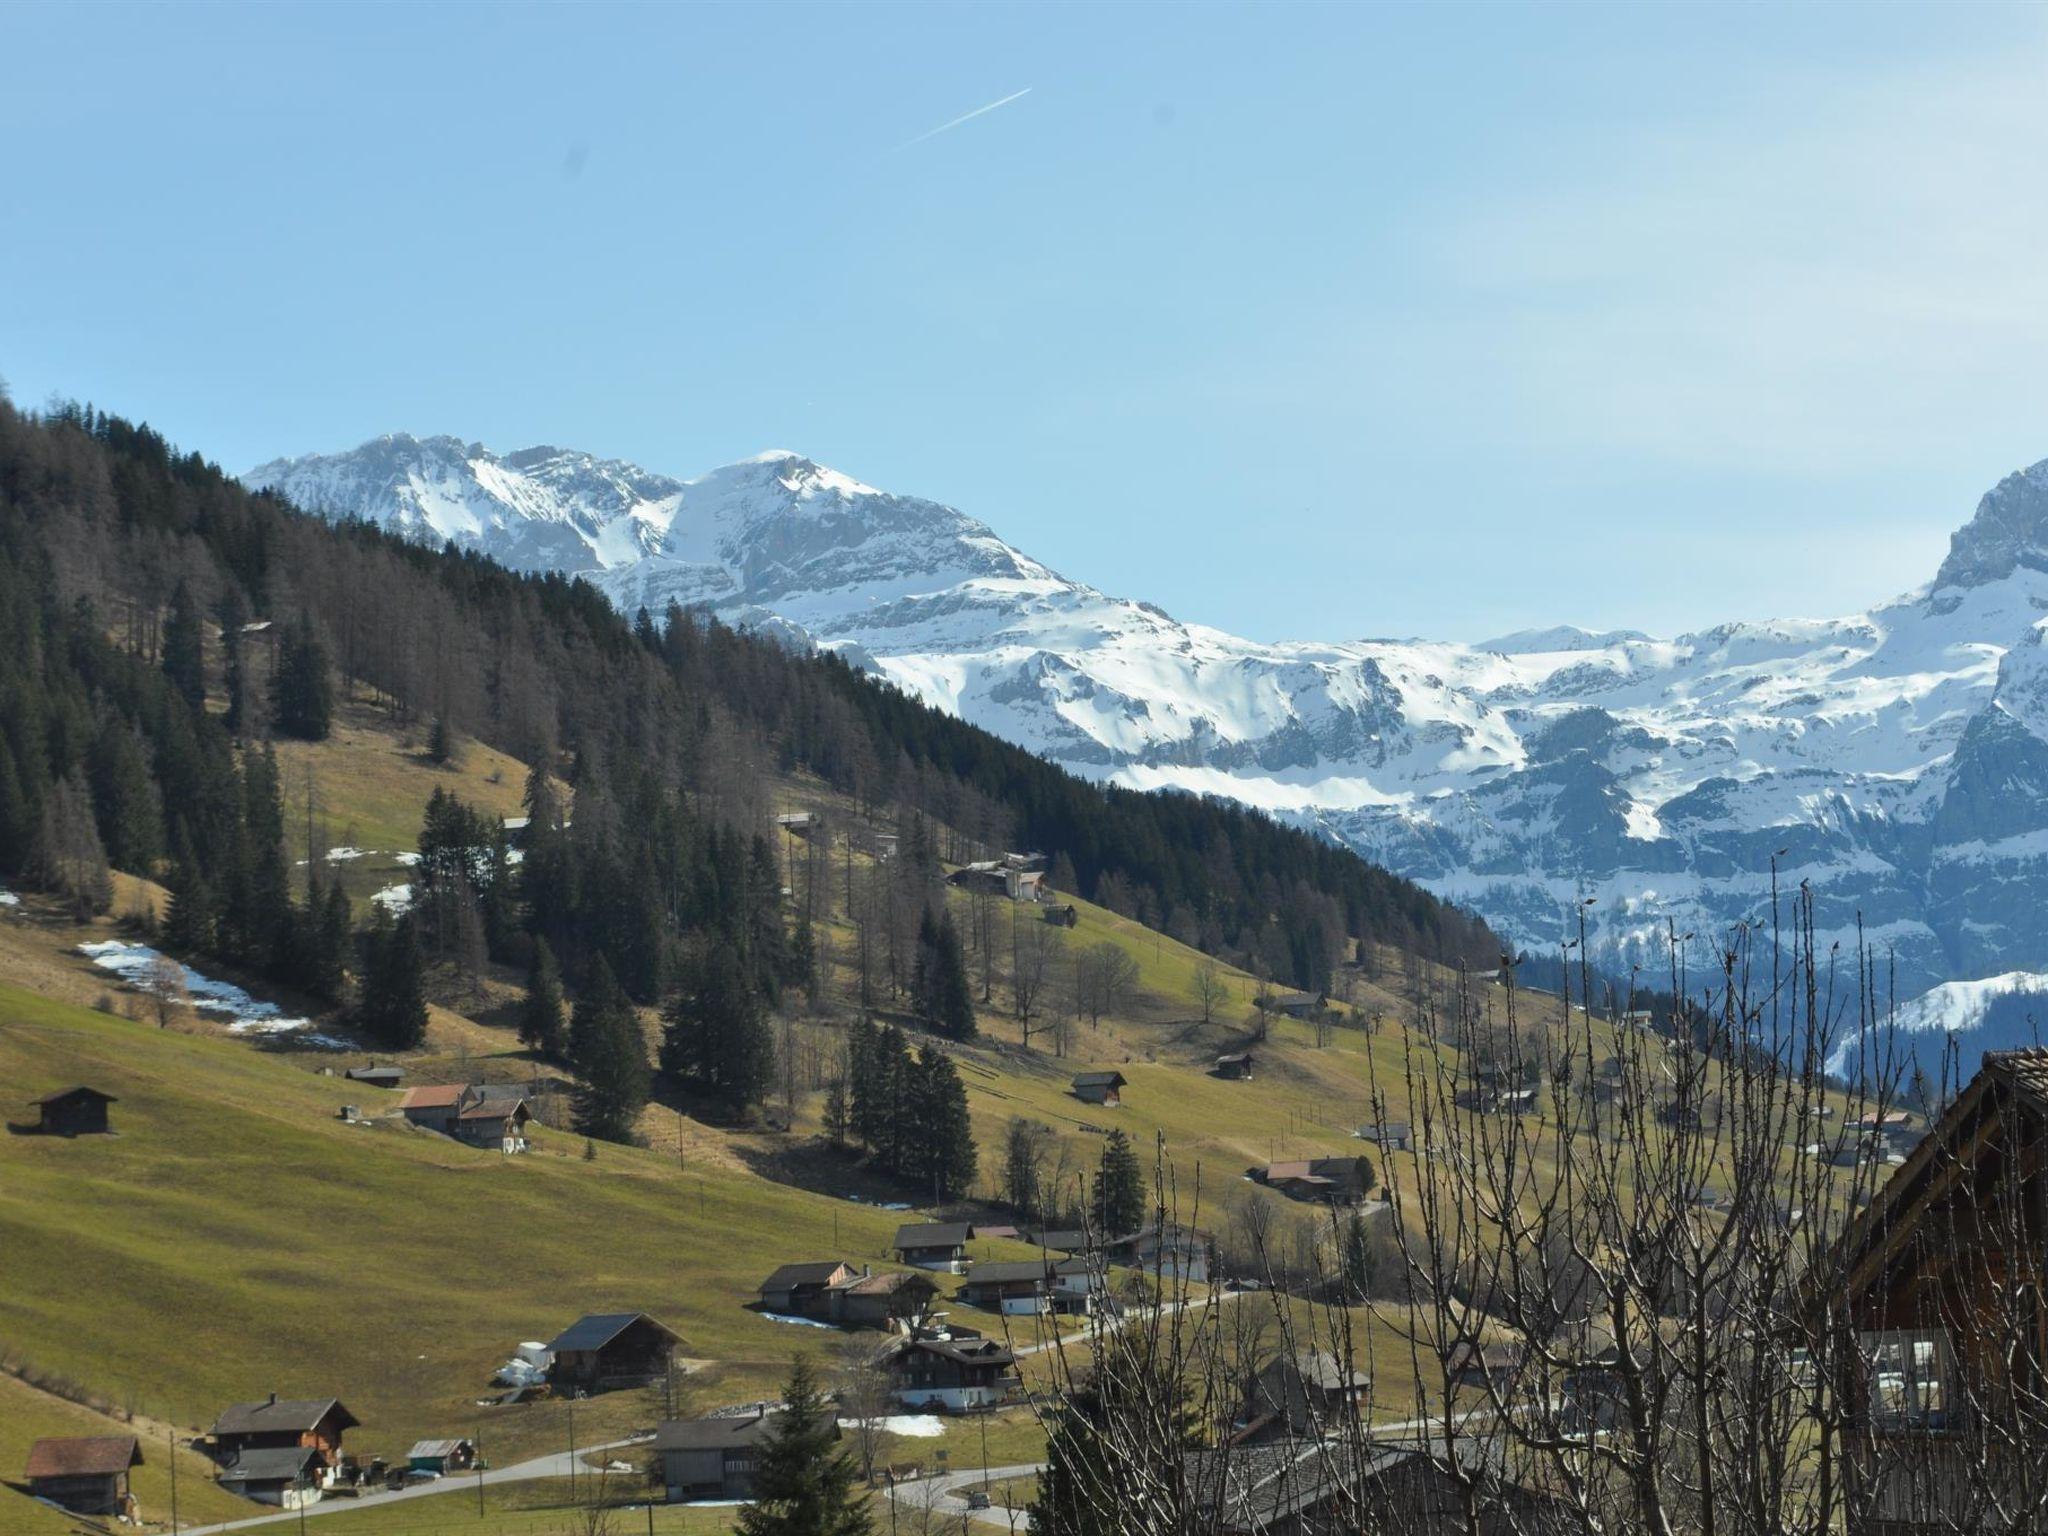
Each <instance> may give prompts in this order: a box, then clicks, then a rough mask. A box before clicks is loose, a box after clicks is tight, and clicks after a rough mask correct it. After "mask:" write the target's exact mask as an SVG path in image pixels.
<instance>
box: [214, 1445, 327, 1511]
mask: <svg viewBox="0 0 2048 1536" xmlns="http://www.w3.org/2000/svg"><path fill="white" fill-rule="evenodd" d="M336 1481H337V1478H336V1477H335V1475H334V1473H333V1472H332V1471H331V1470H330V1469H328V1468H325V1467H323V1466H322V1465H321V1462H320V1453H319V1452H318V1451H316V1450H314V1449H313V1448H312V1447H311V1446H308V1445H278V1446H269V1447H266V1448H264V1449H262V1450H255V1451H243V1452H242V1453H241V1454H240V1455H238V1456H237V1457H236V1458H235V1459H234V1460H233V1461H231V1462H229V1463H228V1464H227V1465H226V1466H224V1467H222V1468H221V1470H220V1485H221V1487H223V1488H225V1489H227V1490H228V1491H229V1492H230V1493H237V1494H240V1495H241V1496H242V1497H243V1498H245V1499H248V1500H250V1501H252V1502H254V1503H257V1504H275V1505H277V1506H278V1508H280V1509H303V1508H304V1507H305V1506H306V1505H308V1504H317V1503H319V1502H320V1499H321V1496H322V1494H324V1493H325V1491H326V1490H327V1489H328V1488H329V1487H331V1486H333V1485H334V1483H335V1482H336Z"/></svg>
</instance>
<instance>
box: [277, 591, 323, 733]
mask: <svg viewBox="0 0 2048 1536" xmlns="http://www.w3.org/2000/svg"><path fill="white" fill-rule="evenodd" d="M271 713H272V718H273V720H274V722H275V724H276V726H277V728H278V729H279V730H280V731H282V732H284V734H285V735H287V736H296V737H298V738H299V739H300V740H302V741H325V740H326V739H327V732H328V729H329V728H330V726H331V724H332V722H333V715H334V691H333V685H332V684H331V683H330V682H329V681H328V677H327V648H326V647H325V646H324V645H322V644H321V643H320V637H319V636H318V635H316V634H315V633H314V632H313V617H312V615H311V614H309V613H303V612H302V613H301V614H300V615H299V618H298V622H297V623H295V624H293V625H292V627H291V628H290V629H288V630H286V631H285V637H284V648H283V650H282V651H281V653H280V654H279V656H278V660H277V677H276V679H275V680H274V682H273V684H272V689H271Z"/></svg>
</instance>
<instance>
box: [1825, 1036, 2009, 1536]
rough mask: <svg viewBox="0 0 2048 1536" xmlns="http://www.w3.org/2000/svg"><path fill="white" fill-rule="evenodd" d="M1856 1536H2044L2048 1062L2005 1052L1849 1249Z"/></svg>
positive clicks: (1841, 1259) (1889, 1189)
mask: <svg viewBox="0 0 2048 1536" xmlns="http://www.w3.org/2000/svg"><path fill="white" fill-rule="evenodd" d="M1836 1258H1837V1262H1836V1263H1835V1264H1834V1265H1832V1266H1830V1267H1829V1268H1828V1269H1827V1270H1826V1271H1824V1273H1825V1274H1827V1275H1828V1276H1829V1277H1830V1278H1829V1283H1828V1286H1827V1288H1826V1289H1823V1290H1818V1291H1816V1292H1815V1293H1814V1294H1813V1295H1812V1298H1811V1300H1812V1303H1813V1305H1814V1307H1815V1308H1816V1311H1817V1313H1818V1315H1819V1316H1820V1317H1821V1318H1823V1319H1825V1320H1826V1322H1827V1323H1828V1324H1830V1325H1833V1326H1838V1327H1842V1328H1846V1329H1848V1330H1853V1333H1854V1337H1855V1340H1856V1343H1857V1346H1858V1347H1857V1348H1856V1349H1855V1350H1854V1351H1853V1352H1845V1358H1847V1359H1848V1361H1849V1363H1848V1364H1847V1365H1846V1366H1845V1367H1844V1368H1843V1374H1844V1375H1845V1376H1846V1377H1847V1378H1848V1379H1846V1380H1843V1381H1841V1382H1840V1383H1839V1386H1840V1389H1841V1391H1842V1395H1843V1398H1844V1400H1845V1401H1847V1402H1849V1403H1850V1404H1852V1405H1853V1417H1852V1419H1851V1421H1850V1423H1849V1425H1848V1427H1847V1433H1846V1437H1845V1452H1846V1460H1847V1466H1846V1468H1845V1477H1844V1481H1845V1484H1846V1491H1847V1494H1848V1532H1849V1536H1915V1533H1920V1532H1933V1531H1937V1530H1939V1531H1944V1532H1949V1531H1959V1530H1971V1531H1984V1532H1997V1533H2008V1532H2018V1531H2028V1532H2033V1531H2036V1530H2038V1529H2039V1528H2040V1527H2039V1526H2038V1524H2037V1523H2035V1522H2036V1521H2038V1519H2039V1510H2040V1507H2041V1500H2042V1498H2043V1497H2044V1482H2043V1478H2042V1471H2041V1460H2042V1457H2041V1448H2042V1446H2044V1445H2048V1302H2044V1300H2043V1298H2044V1296H2048V1050H2042V1049H2038V1048H2037V1049H2033V1050H2023V1051H1998V1052H1989V1053H1987V1054H1986V1055H1985V1057H1984V1062H1983V1066H1982V1068H1981V1069H1980V1070H1979V1071H1978V1073H1977V1075H1976V1077H1975V1078H1973V1079H1972V1080H1971V1082H1970V1084H1969V1086H1968V1087H1967V1088H1965V1089H1964V1090H1963V1092H1962V1093H1961V1094H1960V1095H1959V1096H1958V1097H1957V1098H1956V1100H1955V1102H1954V1103H1953V1104H1952V1105H1951V1106H1950V1107H1949V1109H1948V1111H1947V1113H1946V1114H1944V1115H1943V1116H1942V1117H1941V1120H1940V1122H1939V1123H1938V1124H1937V1125H1935V1126H1934V1127H1933V1128H1932V1129H1931V1130H1930V1131H1929V1132H1928V1134H1927V1136H1926V1137H1925V1139H1924V1140H1922V1141H1921V1142H1920V1144H1919V1145H1918V1146H1916V1147H1915V1148H1914V1149H1913V1151H1912V1153H1911V1154H1910V1155H1909V1156H1908V1157H1907V1158H1906V1160H1905V1163H1904V1166H1902V1167H1901V1168H1900V1169H1899V1170H1898V1172H1897V1173H1896V1174H1894V1175H1893V1176H1892V1177H1891V1178H1890V1179H1889V1180H1888V1181H1887V1182H1886V1183H1885V1184H1884V1185H1883V1187H1882V1188H1880V1189H1879V1190H1878V1191H1877V1193H1876V1195H1875V1196H1874V1197H1873V1199H1872V1200H1871V1202H1870V1204H1869V1205H1868V1206H1866V1207H1865V1208H1864V1209H1863V1210H1862V1211H1861V1212H1859V1213H1858V1215H1857V1217H1856V1219H1855V1220H1854V1221H1853V1222H1852V1223H1851V1224H1850V1226H1849V1229H1848V1230H1847V1232H1845V1233H1844V1234H1843V1238H1842V1243H1841V1246H1840V1248H1839V1250H1838V1251H1837V1254H1836Z"/></svg>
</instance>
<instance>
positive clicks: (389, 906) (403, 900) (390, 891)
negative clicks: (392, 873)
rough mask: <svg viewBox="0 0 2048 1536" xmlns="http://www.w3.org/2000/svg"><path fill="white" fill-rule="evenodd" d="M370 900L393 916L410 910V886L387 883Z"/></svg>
mask: <svg viewBox="0 0 2048 1536" xmlns="http://www.w3.org/2000/svg"><path fill="white" fill-rule="evenodd" d="M370 900H372V901H374V902H375V903H376V904H377V905H378V906H380V907H382V908H383V909H384V910H385V911H386V912H389V913H390V914H391V915H392V916H393V917H396V916H398V914H399V913H401V912H409V911H411V910H412V887H411V886H409V885H387V886H385V887H384V889H383V890H381V891H379V892H377V894H376V895H374V896H372V897H371V898H370Z"/></svg>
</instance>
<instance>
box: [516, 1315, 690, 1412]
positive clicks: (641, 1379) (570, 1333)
mask: <svg viewBox="0 0 2048 1536" xmlns="http://www.w3.org/2000/svg"><path fill="white" fill-rule="evenodd" d="M682 1342H683V1341H682V1338H681V1336H680V1335H678V1334H677V1333H676V1332H675V1331H674V1330H673V1329H670V1328H667V1327H664V1326H663V1325H662V1324H660V1323H657V1322H656V1321H655V1320H654V1319H653V1318H651V1317H649V1316H648V1315H647V1314H646V1313H645V1312H598V1313H593V1314H592V1315H590V1316H589V1317H583V1318H578V1319H577V1320H576V1321H575V1322H574V1323H573V1324H571V1325H570V1326H569V1327H568V1328H566V1329H564V1330H563V1331H562V1332H561V1333H560V1334H559V1335H557V1336H556V1338H555V1340H554V1342H553V1343H551V1344H549V1345H548V1348H549V1349H550V1350H552V1351H553V1352H554V1357H555V1363H554V1364H553V1365H552V1366H550V1367H549V1369H548V1380H549V1381H550V1382H551V1383H552V1384H553V1385H554V1387H555V1389H556V1390H557V1391H569V1392H585V1393H588V1392H609V1391H612V1390H614V1389H615V1388H619V1387H642V1386H645V1385H647V1384H648V1383H649V1382H651V1381H657V1380H659V1379H660V1378H662V1377H663V1376H666V1375H667V1374H668V1369H669V1364H670V1362H671V1361H672V1360H673V1359H674V1358H675V1352H676V1347H677V1346H678V1345H680V1344H681V1343H682Z"/></svg>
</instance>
